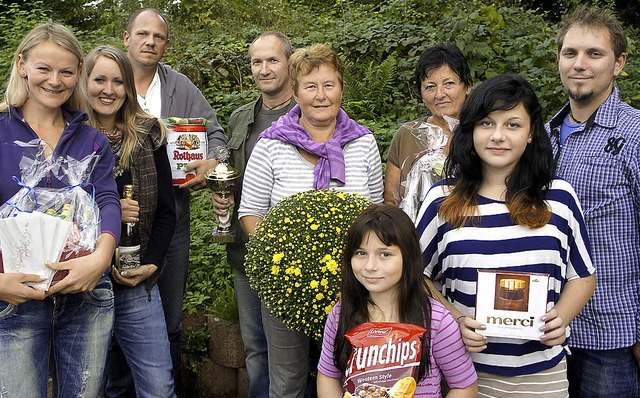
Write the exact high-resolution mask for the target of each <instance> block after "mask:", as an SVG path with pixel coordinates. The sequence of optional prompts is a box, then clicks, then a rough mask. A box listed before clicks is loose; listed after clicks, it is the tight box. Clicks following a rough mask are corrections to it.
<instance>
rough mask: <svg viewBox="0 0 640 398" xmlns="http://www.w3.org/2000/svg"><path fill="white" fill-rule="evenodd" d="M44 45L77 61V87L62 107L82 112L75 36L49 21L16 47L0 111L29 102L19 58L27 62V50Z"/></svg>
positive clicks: (77, 48)
mask: <svg viewBox="0 0 640 398" xmlns="http://www.w3.org/2000/svg"><path fill="white" fill-rule="evenodd" d="M46 42H51V43H54V44H57V45H58V46H60V47H62V48H63V49H65V50H67V51H70V52H71V53H73V55H75V56H76V58H78V77H79V79H78V84H76V86H75V88H74V89H73V92H72V93H71V96H70V97H69V99H68V100H67V101H66V102H65V105H66V106H68V107H69V108H72V109H84V108H83V106H84V105H85V98H86V96H85V94H84V91H83V88H82V86H83V85H82V84H81V81H82V77H83V76H82V58H83V53H82V46H81V45H80V42H79V41H78V39H77V38H76V36H75V35H74V34H73V33H72V32H71V31H70V30H69V29H67V28H66V27H65V26H64V25H62V24H59V23H55V22H51V21H49V22H46V23H43V24H40V25H37V26H36V27H35V28H33V29H32V30H31V31H30V32H29V33H27V35H26V36H25V37H24V38H23V39H22V41H21V42H20V45H18V48H17V49H16V52H15V54H14V57H13V61H12V62H11V74H10V75H9V81H8V83H7V89H6V91H5V92H4V100H3V101H2V102H1V103H0V111H5V110H6V109H8V108H9V107H10V106H14V107H17V108H19V107H21V106H23V105H24V104H25V102H27V100H28V99H29V87H28V85H27V79H26V78H25V77H23V76H21V75H20V70H19V68H18V59H19V58H20V56H22V59H24V60H26V59H28V58H29V52H30V51H31V49H33V48H34V47H36V46H37V45H39V44H42V43H46Z"/></svg>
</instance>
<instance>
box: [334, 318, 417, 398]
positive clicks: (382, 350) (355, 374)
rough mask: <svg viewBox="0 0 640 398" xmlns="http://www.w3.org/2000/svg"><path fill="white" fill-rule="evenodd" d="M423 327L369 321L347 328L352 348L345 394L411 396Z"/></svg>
mask: <svg viewBox="0 0 640 398" xmlns="http://www.w3.org/2000/svg"><path fill="white" fill-rule="evenodd" d="M426 331H427V330H426V329H425V328H423V327H420V326H417V325H411V324H406V323H393V322H368V323H363V324H362V325H359V326H356V327H354V328H353V329H351V330H350V331H349V332H347V334H346V335H345V337H346V338H347V339H348V340H349V342H350V343H351V346H352V347H353V350H352V351H351V356H350V357H349V362H347V370H346V372H345V377H344V385H343V387H344V389H345V391H346V392H345V394H344V398H350V397H362V398H364V397H381V398H412V397H413V394H414V392H415V391H416V386H417V383H416V379H417V378H418V370H419V367H420V358H421V356H422V338H423V336H424V334H425V332H426Z"/></svg>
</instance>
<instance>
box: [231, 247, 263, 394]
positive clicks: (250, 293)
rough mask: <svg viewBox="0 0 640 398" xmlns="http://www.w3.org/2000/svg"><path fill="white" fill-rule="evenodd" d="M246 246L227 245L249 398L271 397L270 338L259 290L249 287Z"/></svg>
mask: <svg viewBox="0 0 640 398" xmlns="http://www.w3.org/2000/svg"><path fill="white" fill-rule="evenodd" d="M246 252H247V251H246V248H245V246H244V245H243V244H241V243H234V244H228V245H227V261H228V262H229V264H230V265H231V267H232V269H233V285H234V288H235V290H236V299H237V301H238V314H239V317H240V332H241V333H242V341H243V342H244V356H245V364H246V367H247V374H248V375H249V398H260V397H265V398H268V397H269V362H268V356H267V339H266V337H265V335H264V329H263V327H262V310H261V307H262V306H261V303H260V298H259V297H258V292H256V291H255V290H253V289H252V288H251V287H250V286H249V278H248V277H247V274H246V272H245V269H244V256H245V254H246Z"/></svg>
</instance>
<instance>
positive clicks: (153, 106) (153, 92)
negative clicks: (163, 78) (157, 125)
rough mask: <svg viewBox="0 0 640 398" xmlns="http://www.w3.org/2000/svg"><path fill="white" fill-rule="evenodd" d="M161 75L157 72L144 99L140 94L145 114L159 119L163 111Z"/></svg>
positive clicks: (139, 99)
mask: <svg viewBox="0 0 640 398" xmlns="http://www.w3.org/2000/svg"><path fill="white" fill-rule="evenodd" d="M160 89H161V85H160V75H158V72H157V71H156V74H155V75H154V76H153V80H152V81H151V84H150V85H149V88H148V89H147V93H146V95H145V96H144V97H143V96H141V95H140V94H138V103H139V104H140V106H141V107H142V109H143V110H144V111H145V112H148V113H150V114H152V115H153V116H155V117H157V118H161V117H162V116H161V114H160V112H161V111H162V95H161V90H160ZM171 116H180V117H182V116H184V115H171Z"/></svg>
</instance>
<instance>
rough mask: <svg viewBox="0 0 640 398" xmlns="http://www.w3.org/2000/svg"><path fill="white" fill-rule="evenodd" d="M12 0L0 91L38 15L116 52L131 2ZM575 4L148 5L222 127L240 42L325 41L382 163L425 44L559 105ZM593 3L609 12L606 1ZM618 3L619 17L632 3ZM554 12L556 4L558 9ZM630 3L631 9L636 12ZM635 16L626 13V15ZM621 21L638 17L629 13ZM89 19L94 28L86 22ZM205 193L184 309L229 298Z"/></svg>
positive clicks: (237, 97) (197, 214)
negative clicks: (567, 15) (164, 23)
mask: <svg viewBox="0 0 640 398" xmlns="http://www.w3.org/2000/svg"><path fill="white" fill-rule="evenodd" d="M28 3H29V4H28V6H22V7H21V6H20V5H19V4H18V3H14V2H4V1H3V2H0V31H2V32H3V35H2V37H0V71H4V72H2V73H0V87H3V86H4V84H5V83H6V79H7V77H8V71H9V65H10V63H11V59H12V56H13V52H14V51H15V48H16V47H17V45H18V43H19V41H20V40H21V39H22V37H23V36H24V34H25V33H26V32H27V31H28V30H29V29H31V28H32V27H33V26H34V25H35V24H37V23H38V22H42V21H44V20H46V19H47V18H52V17H53V18H58V19H59V18H62V19H63V20H64V21H63V22H67V23H72V24H74V27H75V32H76V34H77V35H78V37H79V38H80V40H81V41H82V43H83V47H84V49H85V51H88V50H89V49H91V48H93V47H94V46H95V45H97V44H103V43H110V44H114V45H117V46H119V47H120V48H123V45H122V32H123V30H124V28H125V26H124V25H125V24H126V22H127V20H128V17H129V15H130V14H131V13H132V12H133V11H135V10H137V9H138V8H139V6H140V4H139V2H135V1H132V0H122V1H119V2H104V1H98V2H96V3H95V7H94V8H92V9H84V10H77V9H74V7H73V6H72V5H73V4H76V3H77V2H75V1H69V2H49V3H46V4H45V3H44V2H43V1H42V0H36V1H33V2H28ZM578 3H581V2H580V1H578V0H565V1H563V2H561V4H562V5H563V6H562V7H555V8H554V9H551V10H548V13H547V12H545V11H542V10H539V9H536V7H537V6H544V5H545V4H546V2H540V1H538V2H535V1H534V2H531V1H522V0H496V1H481V0H465V1H459V2H451V1H445V0H360V1H346V0H264V1H261V2H252V3H249V2H247V1H246V0H184V1H181V2H163V1H160V0H150V1H148V2H145V4H146V5H148V6H152V7H156V8H158V9H160V10H161V11H163V12H164V13H165V14H166V15H167V16H168V19H169V21H170V24H171V27H172V29H171V40H172V44H171V47H170V48H169V52H168V53H167V54H166V55H165V57H164V62H166V63H168V64H170V65H172V66H173V67H175V68H176V69H177V70H179V71H181V72H182V73H184V74H186V75H187V76H189V77H190V78H191V80H192V81H193V82H194V83H195V84H196V85H197V86H198V87H200V89H201V91H202V92H203V94H204V95H205V97H206V98H207V99H208V100H209V102H210V103H211V104H212V106H213V108H214V109H215V111H216V114H217V116H218V119H219V121H220V123H221V125H222V126H223V127H225V126H226V124H227V121H228V118H229V116H230V114H231V112H232V111H233V110H234V109H236V108H237V107H239V106H240V105H243V104H245V103H247V102H249V101H251V100H253V99H255V98H256V97H257V95H258V91H257V90H256V88H255V86H254V83H253V80H252V78H251V73H250V69H249V63H248V55H247V50H248V48H249V44H250V43H251V41H252V40H253V39H254V38H255V37H256V36H257V35H258V34H259V33H260V32H261V31H266V30H274V29H275V30H280V31H282V32H284V33H286V34H287V35H289V36H290V37H291V39H292V42H293V44H294V46H295V47H301V46H305V45H308V44H311V43H315V42H324V43H329V44H331V45H332V46H334V48H335V49H336V50H337V51H338V53H339V54H340V56H341V59H342V61H343V62H344V64H345V65H346V71H345V93H344V100H343V104H344V107H345V109H347V111H348V112H349V114H350V116H351V117H353V118H354V119H356V120H357V121H359V122H360V123H362V124H364V125H365V126H367V127H369V128H370V129H371V130H372V131H373V133H374V134H375V136H376V138H377V140H378V144H379V148H380V152H381V154H382V156H383V160H384V159H386V153H387V150H388V146H389V142H390V141H391V138H392V137H393V134H394V133H395V131H396V129H397V127H398V125H399V124H400V123H402V122H405V121H409V120H413V119H416V118H417V117H419V116H423V115H424V114H425V113H426V112H427V110H426V108H425V107H424V105H423V104H422V102H421V101H420V97H419V94H418V93H417V92H416V91H415V89H414V88H413V86H414V84H413V71H414V68H415V65H416V63H417V60H418V57H419V56H420V54H421V53H422V51H424V49H425V48H426V47H427V46H430V45H433V44H437V43H443V42H452V43H455V44H456V45H458V47H460V49H461V50H462V52H463V53H464V54H465V55H466V57H467V59H468V61H469V64H470V67H471V72H472V76H473V79H474V81H475V82H476V84H477V83H480V82H482V81H483V80H485V79H487V78H489V77H491V76H494V75H496V74H500V73H506V72H510V73H519V74H521V75H523V76H524V77H525V78H527V79H528V80H529V81H530V82H531V84H532V85H533V86H534V87H535V88H536V91H537V93H538V95H539V97H540V100H541V102H542V105H543V107H544V111H545V117H546V118H547V119H548V118H550V117H551V116H552V115H553V114H555V112H557V110H558V109H560V107H561V106H562V105H563V104H564V102H565V101H566V98H567V97H566V95H565V94H564V93H563V89H562V85H561V83H560V79H559V76H558V71H557V66H556V44H555V37H556V32H557V30H558V27H557V25H556V22H555V21H558V19H559V17H560V16H561V15H562V13H563V12H565V11H567V10H570V9H572V8H573V7H575V6H576V5H577V4H578ZM595 3H598V4H601V5H604V6H606V7H615V5H616V4H615V3H616V2H615V1H613V0H603V1H595ZM626 7H627V8H624V10H623V11H624V15H626V16H628V15H632V11H633V10H631V11H630V10H629V9H628V7H629V6H628V5H627V6H626ZM558 10H560V11H558ZM635 10H637V8H636V9H635ZM636 20H637V18H636ZM632 22H635V23H636V24H637V22H636V21H635V20H632ZM92 26H95V29H92ZM627 36H628V37H629V38H630V40H629V51H628V52H629V54H630V56H629V59H628V61H627V66H626V67H625V69H624V71H623V73H622V74H621V75H620V76H619V77H618V78H617V84H618V86H619V87H620V89H621V93H622V98H623V100H625V101H628V102H629V103H631V104H632V105H633V106H635V107H640V59H638V58H637V57H635V56H634V55H635V54H636V53H637V46H638V45H637V37H638V28H637V27H636V28H634V27H631V26H629V27H628V29H627ZM213 220H214V217H213V213H212V212H211V203H210V194H209V192H208V191H206V190H205V191H201V192H196V193H194V197H193V203H192V241H191V272H190V274H189V280H188V287H187V294H186V298H185V309H186V310H187V311H190V312H191V311H195V309H196V308H201V307H205V308H209V309H210V310H211V311H218V310H219V309H216V308H218V307H219V305H221V303H223V302H225V300H226V301H227V302H229V301H230V300H229V294H228V293H229V292H228V288H229V286H230V283H231V282H230V281H231V271H230V268H229V266H228V265H227V263H226V256H225V250H224V247H223V246H219V245H215V244H213V243H212V241H211V231H212V230H213V226H214V222H213Z"/></svg>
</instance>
